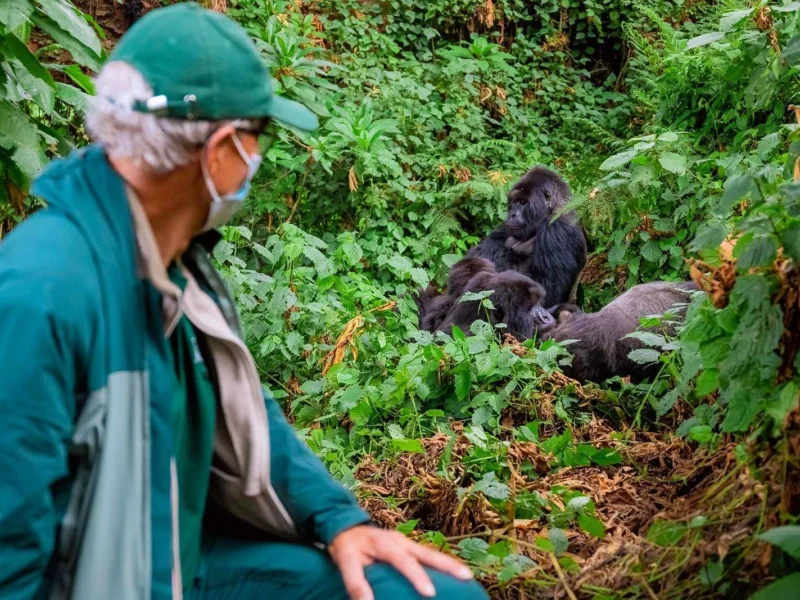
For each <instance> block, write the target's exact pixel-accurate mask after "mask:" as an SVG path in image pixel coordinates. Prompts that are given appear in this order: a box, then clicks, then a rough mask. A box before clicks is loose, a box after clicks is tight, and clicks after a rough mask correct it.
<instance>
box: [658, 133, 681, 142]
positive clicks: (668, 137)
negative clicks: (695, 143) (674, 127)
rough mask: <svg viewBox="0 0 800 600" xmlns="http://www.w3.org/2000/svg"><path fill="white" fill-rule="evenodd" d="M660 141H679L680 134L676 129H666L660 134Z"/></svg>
mask: <svg viewBox="0 0 800 600" xmlns="http://www.w3.org/2000/svg"><path fill="white" fill-rule="evenodd" d="M658 139H659V141H661V142H677V141H678V134H677V133H675V132H674V131H665V132H664V133H662V134H661V135H659V136H658Z"/></svg>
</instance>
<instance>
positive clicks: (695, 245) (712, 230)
mask: <svg viewBox="0 0 800 600" xmlns="http://www.w3.org/2000/svg"><path fill="white" fill-rule="evenodd" d="M727 236H728V230H727V228H726V227H725V225H723V224H722V223H719V222H714V223H707V224H705V225H703V226H702V227H700V229H698V230H697V235H696V236H695V238H694V241H692V244H691V248H692V250H695V251H697V250H704V249H706V248H719V245H720V244H721V243H722V242H724V241H725V238H726V237H727Z"/></svg>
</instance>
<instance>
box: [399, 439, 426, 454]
mask: <svg viewBox="0 0 800 600" xmlns="http://www.w3.org/2000/svg"><path fill="white" fill-rule="evenodd" d="M392 446H394V447H395V448H397V449H398V450H400V451H402V452H411V453H412V454H425V446H423V445H422V442H420V441H419V440H409V439H403V440H392Z"/></svg>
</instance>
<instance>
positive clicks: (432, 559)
mask: <svg viewBox="0 0 800 600" xmlns="http://www.w3.org/2000/svg"><path fill="white" fill-rule="evenodd" d="M414 555H415V556H416V557H417V560H419V562H421V563H422V564H423V565H426V566H428V567H432V568H434V569H436V570H437V571H442V572H443V573H447V574H448V575H452V576H453V577H457V578H458V579H472V570H471V569H470V568H469V567H468V566H467V565H465V564H464V563H462V562H461V561H460V560H458V559H456V558H453V557H452V556H448V555H447V554H444V553H443V552H438V551H436V550H432V549H431V548H426V547H425V546H422V545H419V544H415V545H414Z"/></svg>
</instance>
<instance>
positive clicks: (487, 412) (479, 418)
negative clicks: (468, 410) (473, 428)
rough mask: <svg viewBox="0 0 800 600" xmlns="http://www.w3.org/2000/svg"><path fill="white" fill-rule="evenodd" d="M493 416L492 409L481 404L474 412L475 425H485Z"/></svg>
mask: <svg viewBox="0 0 800 600" xmlns="http://www.w3.org/2000/svg"><path fill="white" fill-rule="evenodd" d="M491 418H492V409H491V408H489V407H488V406H481V407H480V408H479V409H477V410H476V411H475V412H474V413H472V424H473V425H484V424H485V423H486V422H487V421H488V420H489V419H491Z"/></svg>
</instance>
